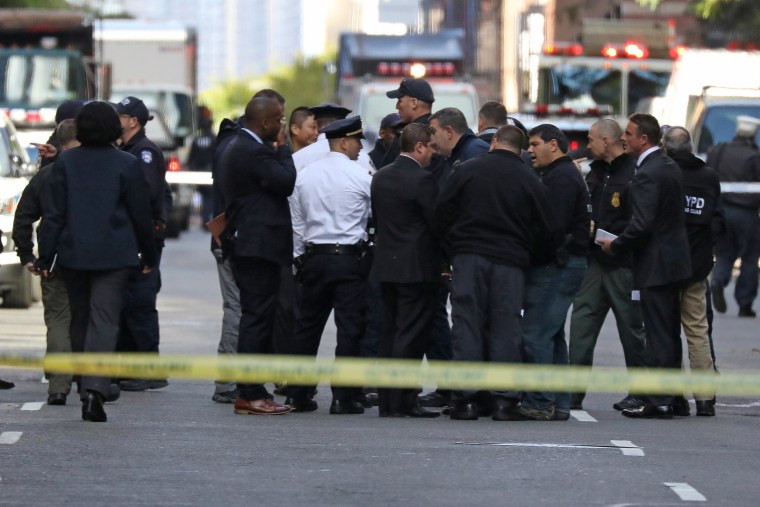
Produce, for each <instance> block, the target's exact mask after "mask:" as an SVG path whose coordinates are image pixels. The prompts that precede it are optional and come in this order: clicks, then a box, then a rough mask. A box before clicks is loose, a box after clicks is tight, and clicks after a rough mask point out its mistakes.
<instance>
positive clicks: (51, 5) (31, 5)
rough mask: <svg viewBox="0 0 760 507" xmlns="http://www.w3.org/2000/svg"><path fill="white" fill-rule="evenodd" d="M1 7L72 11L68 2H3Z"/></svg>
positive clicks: (63, 0) (13, 0)
mask: <svg viewBox="0 0 760 507" xmlns="http://www.w3.org/2000/svg"><path fill="white" fill-rule="evenodd" d="M0 6H1V7H9V8H22V9H23V8H28V9H71V5H69V4H68V2H66V0H3V1H2V2H0Z"/></svg>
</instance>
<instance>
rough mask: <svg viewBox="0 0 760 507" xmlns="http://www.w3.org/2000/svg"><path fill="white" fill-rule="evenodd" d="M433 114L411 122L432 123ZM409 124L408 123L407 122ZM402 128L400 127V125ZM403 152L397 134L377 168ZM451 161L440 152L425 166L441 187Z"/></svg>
mask: <svg viewBox="0 0 760 507" xmlns="http://www.w3.org/2000/svg"><path fill="white" fill-rule="evenodd" d="M431 116H432V113H427V114H423V115H422V116H420V117H419V118H415V120H414V121H412V122H411V123H419V124H420V125H430V117H431ZM407 125H408V124H407ZM399 128H400V127H399ZM399 154H401V136H396V139H394V140H393V144H391V145H390V147H388V152H387V153H386V154H385V158H384V159H383V163H382V165H377V164H375V167H376V168H378V169H379V168H380V167H382V166H385V165H388V164H390V163H391V162H393V161H394V160H396V159H397V158H398V156H399ZM448 168H449V163H448V161H447V159H446V157H444V156H443V155H439V154H438V153H436V154H434V155H433V159H432V160H431V161H430V165H429V166H427V167H426V168H425V170H426V171H428V172H431V173H433V176H435V179H436V181H437V182H438V187H439V188H440V187H441V185H442V184H443V183H444V181H445V179H444V178H445V173H446V172H447V171H448Z"/></svg>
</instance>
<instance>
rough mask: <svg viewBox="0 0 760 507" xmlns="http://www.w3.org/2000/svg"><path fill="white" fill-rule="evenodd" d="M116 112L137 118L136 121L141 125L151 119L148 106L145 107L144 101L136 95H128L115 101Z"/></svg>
mask: <svg viewBox="0 0 760 507" xmlns="http://www.w3.org/2000/svg"><path fill="white" fill-rule="evenodd" d="M116 112H117V113H119V114H126V115H127V116H133V117H135V118H137V121H139V122H140V124H141V125H145V124H146V123H148V122H149V121H150V120H152V119H153V116H151V115H150V113H148V108H147V107H145V103H144V102H143V101H142V100H140V99H138V98H137V97H131V96H130V97H126V98H124V99H123V100H122V101H121V102H117V103H116Z"/></svg>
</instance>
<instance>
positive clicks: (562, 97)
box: [513, 12, 682, 151]
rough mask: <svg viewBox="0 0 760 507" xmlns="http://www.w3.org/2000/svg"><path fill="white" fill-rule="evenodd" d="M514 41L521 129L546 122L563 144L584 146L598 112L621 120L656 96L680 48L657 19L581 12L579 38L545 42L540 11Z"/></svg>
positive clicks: (599, 115) (530, 16) (574, 147)
mask: <svg viewBox="0 0 760 507" xmlns="http://www.w3.org/2000/svg"><path fill="white" fill-rule="evenodd" d="M523 25H524V28H523V31H522V33H521V36H520V42H519V73H518V75H517V76H516V82H515V83H513V85H514V86H516V87H517V89H518V90H519V96H520V104H519V113H517V114H515V117H517V118H518V119H519V120H520V121H521V122H522V123H523V124H524V125H525V126H526V127H527V128H531V127H534V126H536V125H538V124H540V123H552V124H554V125H556V126H557V127H559V128H560V129H562V130H563V131H564V132H565V134H566V135H567V137H568V140H569V142H570V149H571V151H572V150H578V149H580V148H584V147H585V146H586V140H587V136H588V130H589V129H590V128H591V125H593V124H594V123H595V122H596V121H597V120H599V119H600V118H614V119H616V120H618V121H620V122H621V123H623V122H624V120H625V119H626V118H627V117H628V116H629V115H631V114H633V113H634V112H637V111H641V109H642V107H643V106H644V104H645V103H648V102H649V101H650V100H651V99H650V97H655V96H660V95H662V94H663V93H664V91H665V87H666V86H667V84H668V80H669V78H670V75H671V73H672V71H673V64H674V58H675V57H676V56H678V54H679V52H680V51H681V50H682V49H681V47H679V46H677V45H675V35H674V33H673V30H674V28H673V27H672V26H670V25H669V24H667V23H664V22H661V21H655V22H652V21H641V20H614V19H584V20H583V24H582V28H581V41H569V42H552V41H549V42H547V41H546V39H545V36H544V33H545V26H544V25H543V15H541V14H540V13H536V12H532V13H530V14H528V15H527V16H526V18H525V19H524V20H523Z"/></svg>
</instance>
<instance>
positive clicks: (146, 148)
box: [121, 128, 171, 223]
mask: <svg viewBox="0 0 760 507" xmlns="http://www.w3.org/2000/svg"><path fill="white" fill-rule="evenodd" d="M121 149H122V150H123V151H126V152H127V153H131V154H132V155H134V156H135V157H137V160H139V161H140V168H141V169H142V171H143V174H144V175H145V181H147V182H148V188H149V189H150V190H149V194H148V195H149V197H150V211H151V217H152V218H153V221H154V222H157V221H161V222H164V223H166V216H167V214H168V211H169V208H171V197H169V199H168V203H167V198H166V192H167V190H168V188H167V185H166V162H165V161H164V154H163V152H161V148H159V147H158V146H157V145H156V143H154V142H153V141H151V140H150V139H148V138H147V137H145V129H144V128H142V129H140V130H139V131H138V132H137V133H136V134H135V135H133V136H132V137H131V138H130V139H129V141H127V142H126V143H124V144H123V145H122V146H121Z"/></svg>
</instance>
